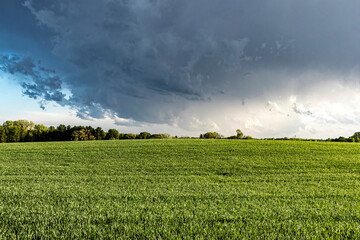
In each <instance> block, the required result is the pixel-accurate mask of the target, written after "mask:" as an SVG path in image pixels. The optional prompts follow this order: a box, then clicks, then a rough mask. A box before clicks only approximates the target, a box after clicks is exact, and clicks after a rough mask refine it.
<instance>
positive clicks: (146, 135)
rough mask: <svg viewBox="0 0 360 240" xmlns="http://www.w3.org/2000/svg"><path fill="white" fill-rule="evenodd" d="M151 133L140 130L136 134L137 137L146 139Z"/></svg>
mask: <svg viewBox="0 0 360 240" xmlns="http://www.w3.org/2000/svg"><path fill="white" fill-rule="evenodd" d="M150 136H151V134H150V133H148V132H141V133H140V134H139V136H138V138H139V139H148V138H150Z"/></svg>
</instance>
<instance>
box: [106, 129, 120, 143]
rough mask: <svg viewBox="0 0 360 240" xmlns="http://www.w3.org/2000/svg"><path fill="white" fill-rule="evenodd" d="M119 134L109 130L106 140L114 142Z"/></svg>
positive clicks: (116, 131) (114, 130)
mask: <svg viewBox="0 0 360 240" xmlns="http://www.w3.org/2000/svg"><path fill="white" fill-rule="evenodd" d="M119 136H120V133H119V131H118V130H116V129H109V131H108V132H107V134H106V139H107V140H115V139H119Z"/></svg>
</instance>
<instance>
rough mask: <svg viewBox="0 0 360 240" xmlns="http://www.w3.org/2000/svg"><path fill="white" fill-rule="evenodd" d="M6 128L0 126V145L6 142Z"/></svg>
mask: <svg viewBox="0 0 360 240" xmlns="http://www.w3.org/2000/svg"><path fill="white" fill-rule="evenodd" d="M6 138H7V136H6V128H5V127H3V126H0V143H4V142H6Z"/></svg>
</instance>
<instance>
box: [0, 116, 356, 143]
mask: <svg viewBox="0 0 360 240" xmlns="http://www.w3.org/2000/svg"><path fill="white" fill-rule="evenodd" d="M172 138H177V137H176V136H175V137H173V136H171V135H170V134H168V133H156V134H151V133H149V132H141V133H139V134H133V133H120V132H119V131H118V130H116V129H109V130H108V131H104V130H103V129H102V128H101V127H97V128H93V127H91V126H70V125H67V126H65V125H64V124H60V125H59V126H57V127H54V126H50V127H47V126H45V125H43V124H35V123H33V122H31V121H27V120H18V121H6V122H4V123H3V125H0V143H5V142H47V141H89V140H117V139H172ZM182 138H190V137H182ZM199 138H200V139H223V138H227V139H253V138H252V137H251V136H245V135H244V134H243V132H242V131H241V130H240V129H237V130H236V135H234V136H230V137H224V136H223V135H221V134H219V133H217V132H206V133H204V134H200V136H199ZM265 140H299V141H316V139H301V138H296V137H294V138H287V137H285V138H267V139H265ZM323 141H324V140H323ZM325 141H329V142H360V132H355V133H354V134H353V135H352V136H350V137H348V138H345V137H339V138H334V139H331V138H328V139H327V140H325Z"/></svg>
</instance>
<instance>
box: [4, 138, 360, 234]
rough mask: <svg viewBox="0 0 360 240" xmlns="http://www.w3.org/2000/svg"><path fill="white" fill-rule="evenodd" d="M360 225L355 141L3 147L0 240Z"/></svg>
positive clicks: (359, 158)
mask: <svg viewBox="0 0 360 240" xmlns="http://www.w3.org/2000/svg"><path fill="white" fill-rule="evenodd" d="M359 232H360V145H359V144H352V143H320V142H297V141H260V140H258V141H256V140H249V141H247V140H246V141H244V140H192V139H191V140H131V141H96V142H57V143H55V142H47V143H18V144H0V238H11V239H30V238H48V239H54V238H64V239H68V238H92V239H99V238H100V239H110V238H111V239H113V238H133V239H134V238H138V239H161V238H163V239H178V238H181V239H214V238H244V239H259V238H260V239H265V238H266V239H274V238H277V239H279V238H281V239H294V238H298V239H308V238H311V239H314V238H335V239H357V238H360V234H359Z"/></svg>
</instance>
